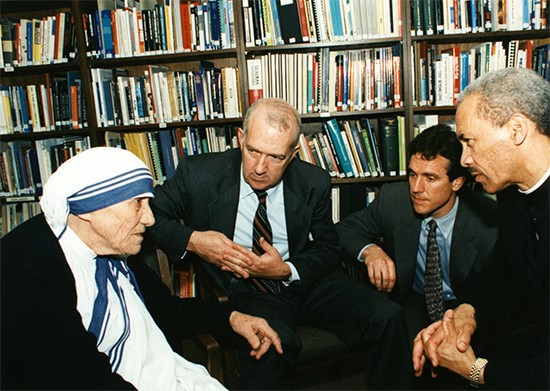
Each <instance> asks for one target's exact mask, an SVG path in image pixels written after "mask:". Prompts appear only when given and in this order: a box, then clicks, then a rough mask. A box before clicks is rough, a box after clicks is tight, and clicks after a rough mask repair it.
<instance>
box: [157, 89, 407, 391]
mask: <svg viewBox="0 0 550 391" xmlns="http://www.w3.org/2000/svg"><path fill="white" fill-rule="evenodd" d="M300 129H301V120H300V117H299V115H298V113H297V112H296V110H295V109H294V108H293V107H292V106H291V105H290V104H288V103H287V102H285V101H282V100H279V99H271V98H270V99H260V100H257V101H255V102H254V104H253V105H252V106H251V107H250V109H249V110H248V112H247V114H246V117H245V120H244V126H243V129H239V131H238V134H237V136H238V140H239V145H240V150H238V149H233V150H228V151H226V152H222V153H208V154H203V155H195V156H189V157H186V158H184V159H182V160H181V161H180V163H179V166H178V169H177V173H176V175H175V176H174V177H172V178H171V179H170V180H168V181H166V182H165V183H164V184H163V185H161V186H158V187H157V188H156V197H155V200H154V201H153V202H152V204H151V208H152V210H153V213H154V214H155V217H156V219H157V223H156V224H155V226H154V227H151V229H149V230H148V232H149V233H150V235H151V237H152V239H153V240H154V241H155V242H156V244H157V245H158V246H159V247H161V248H162V249H163V250H164V251H166V252H167V253H168V254H169V255H171V256H173V257H178V258H181V257H192V258H194V259H195V260H197V262H199V263H200V264H201V266H203V267H204V269H205V270H206V272H207V273H209V274H210V277H211V279H212V280H213V281H215V283H216V284H217V285H218V286H219V287H220V288H221V289H223V290H225V292H226V293H227V295H228V296H229V299H230V301H231V302H232V303H233V304H234V305H235V306H236V308H238V309H239V310H240V311H242V312H245V313H248V314H252V315H256V316H261V317H264V318H265V319H266V320H268V322H269V323H270V325H271V326H272V327H273V328H274V329H275V330H276V331H277V333H278V334H279V336H280V337H281V341H282V344H283V351H284V354H282V355H279V354H277V353H276V352H274V351H273V350H270V351H269V352H267V353H266V355H265V356H264V357H263V358H262V359H261V360H255V359H254V358H251V357H250V356H249V354H248V352H247V351H246V350H245V349H243V348H242V347H240V348H239V372H240V385H239V386H240V387H241V388H243V389H285V388H293V383H292V372H293V369H294V366H295V360H296V356H297V354H298V352H299V351H300V343H301V341H300V338H299V336H298V335H297V334H296V326H297V325H300V324H308V325H314V326H317V327H321V328H324V329H327V330H329V331H331V332H333V333H335V334H336V335H338V336H339V337H340V338H341V339H342V340H343V341H344V342H345V343H346V344H348V345H349V346H350V347H352V348H354V349H357V350H362V351H366V352H367V355H368V361H367V362H365V370H366V372H367V374H368V375H367V378H368V382H369V384H368V387H369V389H389V388H393V389H407V388H409V387H410V381H411V379H412V368H411V365H410V359H409V357H410V356H409V347H408V341H407V335H406V329H405V325H404V323H403V319H402V316H401V312H400V309H399V307H398V306H397V305H396V304H395V303H393V302H391V301H390V300H389V299H387V298H386V297H385V295H384V294H383V293H382V292H378V291H376V290H375V289H372V288H371V287H369V286H367V285H365V284H362V283H360V282H359V281H356V280H354V279H353V278H352V277H350V276H349V275H347V274H345V273H344V272H342V271H340V270H339V269H340V257H339V243H338V236H337V234H336V231H335V228H334V225H333V222H332V216H331V200H330V194H331V184H330V176H329V174H328V173H327V172H326V171H325V170H322V169H321V168H319V167H316V166H313V165H311V164H308V163H306V162H303V161H301V160H299V159H295V158H294V157H295V156H296V153H297V152H298V149H299V146H298V141H299V137H300V131H301V130H300ZM182 221H183V222H184V224H182V223H181V222H182ZM365 387H367V386H366V385H365Z"/></svg>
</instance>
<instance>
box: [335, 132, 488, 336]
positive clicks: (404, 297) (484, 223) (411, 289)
mask: <svg viewBox="0 0 550 391" xmlns="http://www.w3.org/2000/svg"><path fill="white" fill-rule="evenodd" d="M461 153H462V146H461V145H460V141H458V139H457V137H456V133H455V132H454V131H453V130H452V129H451V128H450V127H449V126H447V125H435V126H432V127H430V128H428V129H426V130H424V131H423V132H422V133H420V134H419V135H418V136H417V137H416V138H415V139H414V140H413V141H412V142H411V144H410V146H409V166H408V176H409V183H408V184H407V183H394V184H388V185H385V186H383V187H382V188H381V190H380V193H379V194H378V195H377V196H376V198H375V200H374V201H373V203H372V204H371V205H369V206H368V207H367V208H364V209H362V210H360V211H358V212H356V213H354V214H353V215H350V216H348V217H347V218H345V219H343V220H342V221H341V222H340V223H339V224H337V226H336V228H337V231H338V234H339V236H340V243H341V245H342V249H343V252H344V253H345V255H346V256H348V257H350V258H351V259H358V260H359V261H361V262H363V263H364V264H365V267H366V269H367V271H368V277H369V281H370V283H371V284H372V285H373V286H375V287H376V288H377V289H378V290H379V291H383V292H389V294H390V297H391V298H392V299H394V300H395V301H397V302H398V303H400V304H401V305H402V307H403V311H404V315H405V319H406V322H407V328H408V330H409V337H410V341H411V343H412V340H413V339H414V337H415V336H416V334H418V332H419V331H420V330H421V329H422V328H424V327H426V326H427V325H429V324H430V323H431V320H430V318H429V315H428V311H427V306H426V299H425V295H424V285H425V272H426V258H427V252H428V251H427V246H426V244H427V236H428V231H429V228H428V223H429V222H430V221H431V220H435V221H436V223H437V226H438V229H436V239H437V243H438V248H439V252H440V258H441V268H442V277H443V278H442V282H443V297H442V298H443V300H444V305H445V307H447V308H450V307H453V306H454V305H456V301H457V299H458V298H460V297H462V295H463V293H464V291H465V289H466V286H467V285H468V284H469V283H473V282H474V280H475V279H477V277H478V276H479V273H480V270H481V269H482V268H483V267H484V266H485V264H486V263H487V259H488V257H489V254H490V252H491V250H492V248H493V245H494V243H495V241H496V238H497V228H496V225H497V222H496V212H497V210H496V209H497V205H496V203H495V202H494V201H493V200H491V199H489V198H487V197H484V196H482V195H480V194H478V193H475V192H474V191H472V190H470V188H468V187H466V186H464V183H465V180H466V177H467V175H468V173H467V171H466V169H465V168H463V167H461V166H460V154H461ZM380 239H381V242H382V243H381V245H380V246H379V245H378V244H377V243H379V242H380ZM441 315H442V313H441ZM435 320H438V319H435Z"/></svg>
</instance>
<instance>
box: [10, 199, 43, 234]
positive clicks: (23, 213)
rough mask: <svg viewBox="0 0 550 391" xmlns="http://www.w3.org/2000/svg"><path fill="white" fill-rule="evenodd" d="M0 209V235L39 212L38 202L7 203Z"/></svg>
mask: <svg viewBox="0 0 550 391" xmlns="http://www.w3.org/2000/svg"><path fill="white" fill-rule="evenodd" d="M0 209H1V210H2V211H1V214H0V237H2V236H4V235H6V234H7V233H8V232H10V231H11V230H12V229H14V228H15V227H17V226H18V225H19V224H21V223H24V222H25V221H27V220H28V219H30V218H31V217H33V216H36V215H37V214H39V213H40V212H41V209H40V204H39V203H38V202H23V203H7V204H2V205H1V206H0Z"/></svg>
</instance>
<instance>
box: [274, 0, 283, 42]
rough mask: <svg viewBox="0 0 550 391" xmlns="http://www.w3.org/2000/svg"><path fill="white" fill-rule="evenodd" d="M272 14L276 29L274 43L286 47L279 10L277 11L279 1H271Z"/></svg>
mask: <svg viewBox="0 0 550 391" xmlns="http://www.w3.org/2000/svg"><path fill="white" fill-rule="evenodd" d="M271 13H272V16H273V27H274V28H275V31H274V34H275V37H273V38H274V42H275V44H276V45H284V43H285V41H284V40H283V33H282V31H281V21H280V18H279V10H278V9H277V0H271Z"/></svg>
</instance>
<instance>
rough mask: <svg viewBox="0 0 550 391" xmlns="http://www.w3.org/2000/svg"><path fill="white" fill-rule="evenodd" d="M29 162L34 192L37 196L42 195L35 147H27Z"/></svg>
mask: <svg viewBox="0 0 550 391" xmlns="http://www.w3.org/2000/svg"><path fill="white" fill-rule="evenodd" d="M28 154H29V162H30V167H31V174H32V181H33V183H34V193H35V195H37V196H41V195H42V178H41V177H40V166H39V165H38V154H37V153H36V148H29V151H28Z"/></svg>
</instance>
